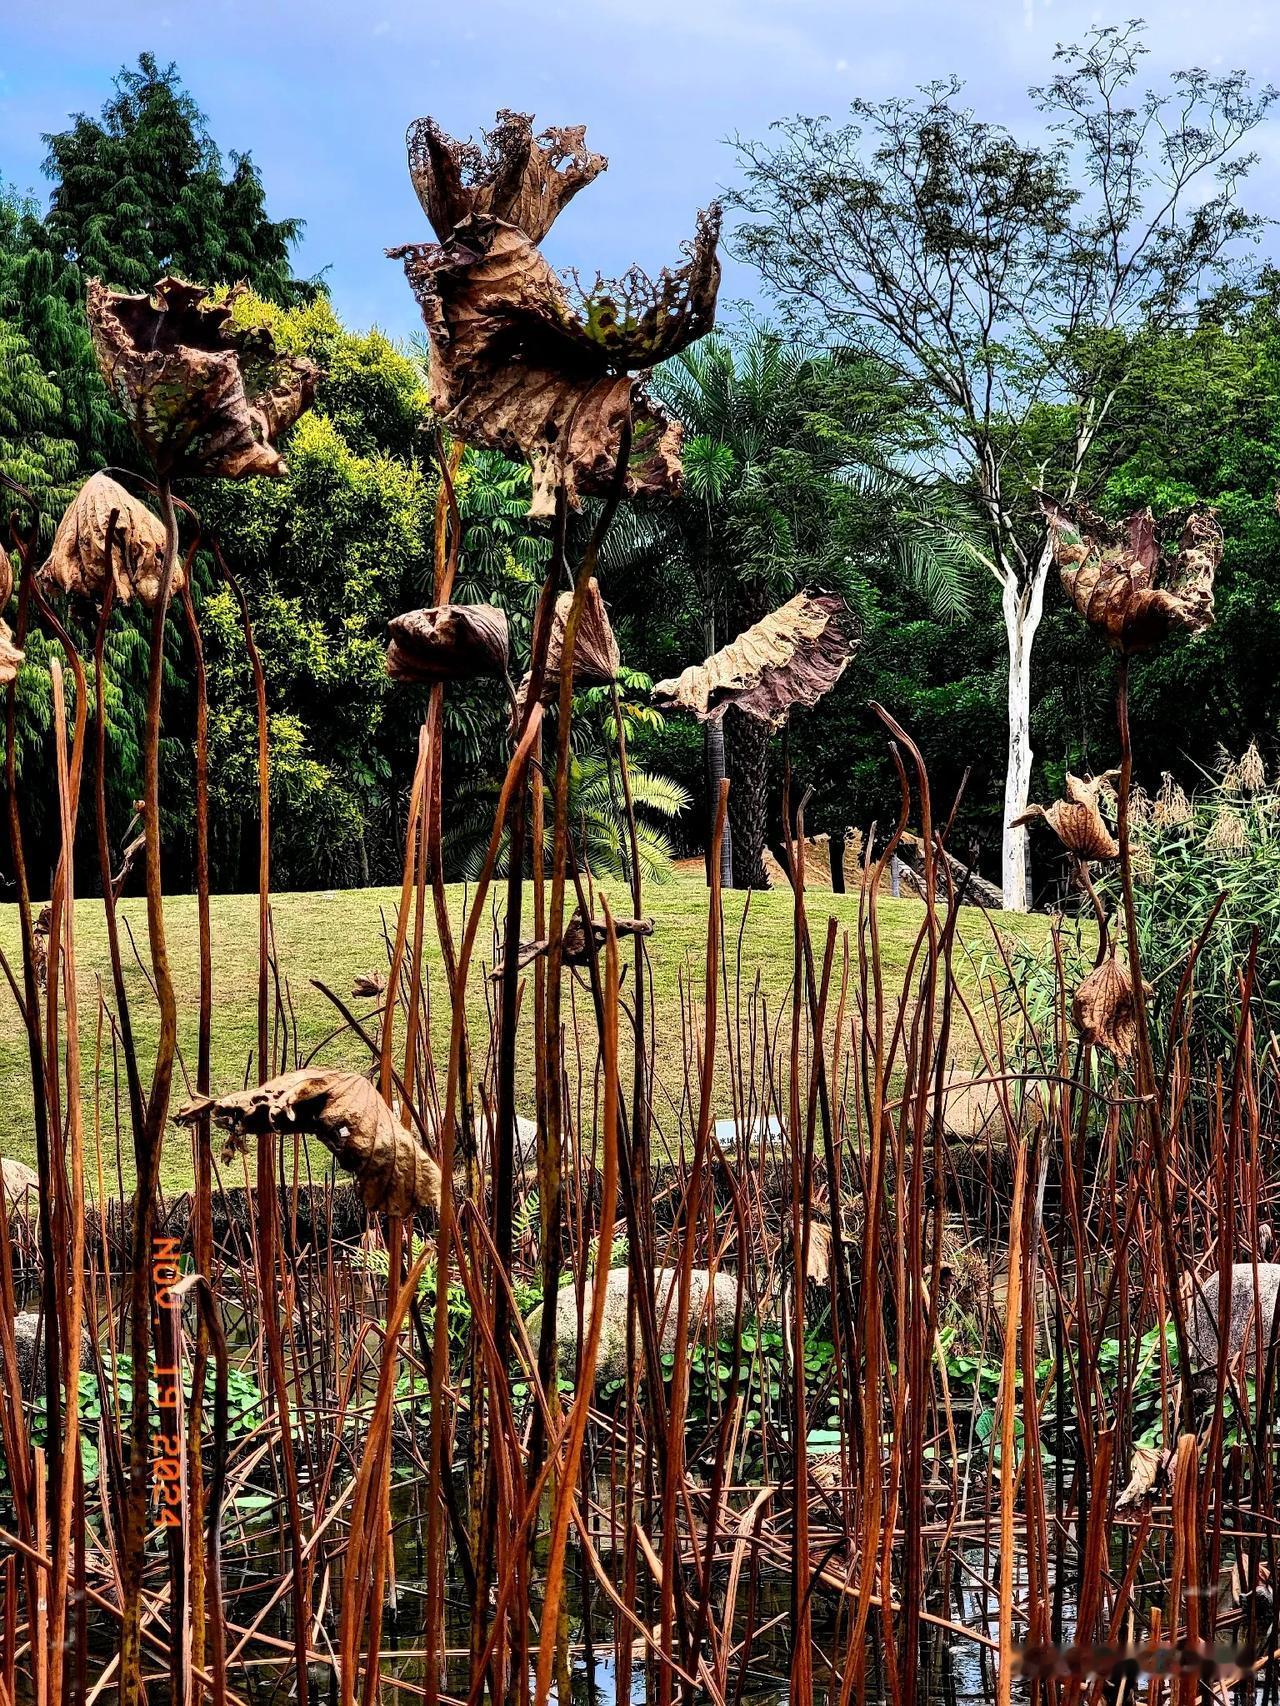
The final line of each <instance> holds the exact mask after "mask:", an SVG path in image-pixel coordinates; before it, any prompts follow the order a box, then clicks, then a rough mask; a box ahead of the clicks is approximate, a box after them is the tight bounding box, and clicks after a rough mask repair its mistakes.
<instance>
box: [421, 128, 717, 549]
mask: <svg viewBox="0 0 1280 1706" xmlns="http://www.w3.org/2000/svg"><path fill="white" fill-rule="evenodd" d="M488 143H489V146H488V151H487V152H483V153H482V152H481V151H480V150H479V149H477V148H476V147H475V146H474V145H473V144H471V143H459V142H456V141H454V140H452V139H451V138H448V137H446V136H444V134H443V133H442V132H441V131H440V130H439V129H438V127H436V126H435V125H434V124H432V123H431V121H430V120H420V121H419V122H418V123H417V124H416V125H414V126H412V127H411V129H410V133H409V147H410V171H411V174H412V176H413V181H414V185H415V187H416V188H417V190H418V194H419V196H420V198H421V200H422V203H423V206H424V207H425V208H426V210H427V215H428V217H429V218H430V219H431V221H432V224H433V226H434V227H435V230H436V234H437V236H438V237H439V239H440V241H439V243H434V244H407V245H404V246H402V247H400V248H396V249H389V250H388V251H387V253H388V255H390V256H391V257H392V258H393V259H398V260H402V261H403V263H404V268H405V273H406V276H407V277H408V280H409V283H410V285H411V286H412V288H413V291H414V294H415V295H416V296H417V298H418V302H419V305H420V307H421V309H422V316H423V320H424V321H425V323H426V327H427V333H428V336H429V338H430V342H431V364H430V394H431V401H432V404H433V406H434V408H435V409H436V412H437V413H438V414H439V415H440V416H441V417H442V418H443V419H444V421H445V422H446V424H447V425H448V427H449V429H450V431H451V432H453V433H454V434H455V435H456V436H457V437H459V438H461V439H464V440H466V442H467V443H469V444H476V445H485V446H487V447H488V448H490V449H493V450H498V451H500V452H501V453H502V454H503V455H504V456H509V457H511V458H513V459H516V460H521V461H525V462H527V463H528V464H529V466H530V469H531V472H532V500H531V503H530V513H531V514H533V515H538V516H549V515H552V514H553V513H554V510H555V500H556V492H557V490H558V489H563V490H564V493H565V496H566V498H567V500H568V502H569V503H571V504H572V505H574V506H575V507H577V505H578V504H579V503H580V501H581V499H582V498H583V497H584V496H592V495H595V496H601V495H604V494H605V493H607V492H608V491H609V490H610V488H611V487H612V485H613V483H614V479H615V476H616V474H617V468H618V461H619V457H620V455H621V452H622V441H623V433H624V430H625V428H626V427H627V425H628V423H630V426H631V450H630V455H629V459H628V464H627V469H626V471H625V476H624V480H623V491H624V493H625V494H626V495H627V496H635V495H636V494H637V493H640V492H674V491H677V490H678V489H679V485H680V480H681V476H682V467H681V461H680V442H681V428H680V426H679V424H678V423H677V422H675V421H671V420H669V419H668V418H667V417H666V415H664V414H663V413H662V411H661V410H660V409H658V408H657V406H656V405H655V404H653V403H652V402H651V401H650V400H649V399H648V398H647V397H646V396H645V394H644V388H643V382H642V376H643V373H644V372H645V371H647V370H648V369H649V368H651V367H653V366H655V365H656V364H657V363H658V362H660V361H664V360H665V359H666V358H667V357H668V356H672V355H675V354H676V353H677V352H678V351H679V350H682V349H684V348H686V346H687V345H689V344H691V343H693V342H695V341H696V340H697V339H698V338H700V337H702V336H703V334H704V333H705V332H708V331H710V329H711V326H712V324H713V322H714V319H715V300H716V291H717V289H718V287H719V282H720V263H719V261H718V259H717V256H716V244H717V241H718V239H719V233H720V210H719V208H718V207H716V206H712V207H711V208H708V209H707V210H706V211H705V212H704V213H702V214H700V215H699V217H698V228H697V234H696V236H695V237H694V239H693V241H692V243H690V244H688V245H687V246H686V260H685V263H684V265H682V266H680V267H676V268H668V269H664V270H663V272H662V273H661V274H660V275H659V277H658V278H657V279H656V280H650V279H648V278H646V277H645V275H644V274H643V273H641V272H639V271H637V270H635V269H632V271H631V272H629V273H627V274H626V276H625V277H624V278H623V279H621V280H620V281H618V282H617V283H612V284H611V283H606V282H605V281H603V280H601V279H599V278H597V280H596V282H595V284H594V285H593V286H592V287H591V289H590V290H588V291H586V292H585V293H582V295H581V300H580V302H578V303H575V302H574V300H573V298H572V296H571V294H570V291H569V289H568V288H567V287H566V285H565V283H564V281H563V280H562V279H561V278H560V277H559V276H558V275H557V274H556V273H555V272H554V271H553V269H552V268H551V266H550V265H549V263H548V262H547V261H546V259H545V258H544V256H543V255H542V254H541V252H540V251H539V249H538V247H537V245H538V242H539V240H540V239H541V238H542V237H543V236H545V235H546V232H547V231H548V230H549V229H550V226H551V223H552V221H553V220H554V219H555V217H556V215H557V213H558V212H559V211H560V209H561V208H562V207H563V206H564V204H565V202H567V201H568V200H569V198H570V197H571V196H572V195H574V194H576V192H577V191H578V190H579V189H581V188H582V186H583V185H584V184H586V183H589V182H590V181H591V180H592V178H594V177H596V176H597V175H598V173H599V172H600V171H602V170H603V169H604V165H605V161H604V160H603V158H602V157H601V156H600V155H597V154H591V153H589V152H588V151H587V149H586V148H585V145H584V143H583V133H582V130H581V128H580V127H579V128H574V129H569V130H560V131H547V132H544V133H543V136H542V137H541V138H539V139H538V140H537V142H536V144H535V142H534V139H533V136H532V129H531V125H530V121H529V120H528V119H526V118H523V117H520V116H518V115H514V114H509V113H507V114H500V115H499V125H498V128H497V130H496V131H495V132H494V133H492V135H491V136H490V137H489V139H488Z"/></svg>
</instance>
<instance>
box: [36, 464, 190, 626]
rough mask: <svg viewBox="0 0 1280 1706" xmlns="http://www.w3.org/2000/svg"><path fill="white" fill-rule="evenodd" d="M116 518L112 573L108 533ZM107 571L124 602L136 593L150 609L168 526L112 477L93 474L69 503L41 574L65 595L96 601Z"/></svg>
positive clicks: (176, 579)
mask: <svg viewBox="0 0 1280 1706" xmlns="http://www.w3.org/2000/svg"><path fill="white" fill-rule="evenodd" d="M113 515H114V516H115V531H114V534H113V535H112V550H111V563H110V568H109V569H108V564H107V534H108V531H109V530H110V527H111V517H112V516H113ZM108 572H110V574H111V576H112V579H113V580H114V582H115V596H116V597H117V598H118V599H119V600H120V601H121V603H123V604H127V603H128V602H129V600H130V599H131V598H132V597H133V595H134V594H135V593H136V594H137V595H138V597H139V598H140V599H141V600H142V602H143V603H144V604H145V605H147V607H148V608H150V606H151V605H153V604H154V603H155V601H156V598H157V597H158V595H159V592H160V582H161V580H162V578H163V574H164V524H163V522H162V521H161V520H160V518H159V516H157V515H155V514H153V512H152V511H151V510H149V509H148V508H147V506H146V504H144V503H143V502H142V500H141V499H140V498H135V497H134V496H133V494H132V493H131V492H128V491H126V490H125V488H124V487H123V486H122V485H120V484H119V482H118V481H116V480H113V479H112V478H111V476H110V475H109V474H93V475H91V476H90V478H89V479H87V480H86V481H85V483H84V485H83V486H81V488H80V490H79V491H78V492H77V493H76V495H75V497H74V498H72V500H71V502H70V503H69V504H68V505H67V508H66V510H65V511H64V513H63V517H62V520H61V521H60V522H59V523H58V531H57V532H56V533H55V534H54V536H53V548H52V550H51V551H50V553H49V558H48V561H47V562H46V563H45V565H44V567H43V568H42V569H41V571H40V573H41V576H42V578H43V579H45V580H47V581H50V582H52V584H53V585H55V586H58V587H61V589H62V591H63V592H65V593H74V594H76V595H78V596H79V597H81V598H98V597H100V596H101V594H102V592H103V590H104V588H105V586H106V583H107V574H108ZM182 585H183V574H182V564H181V563H180V562H175V563H174V565H173V574H172V576H171V577H170V591H171V592H181V590H182Z"/></svg>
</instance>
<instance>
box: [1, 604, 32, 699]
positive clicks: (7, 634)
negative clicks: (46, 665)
mask: <svg viewBox="0 0 1280 1706" xmlns="http://www.w3.org/2000/svg"><path fill="white" fill-rule="evenodd" d="M25 655H26V654H25V653H24V652H23V651H22V650H21V649H20V648H19V647H18V646H15V645H14V643H13V629H12V628H10V626H9V624H8V623H7V622H6V621H5V620H4V619H3V617H0V687H7V686H8V685H9V683H10V682H11V681H16V680H17V679H18V671H19V670H20V669H21V668H22V661H23V658H24V656H25Z"/></svg>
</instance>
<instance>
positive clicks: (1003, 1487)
mask: <svg viewBox="0 0 1280 1706" xmlns="http://www.w3.org/2000/svg"><path fill="white" fill-rule="evenodd" d="M1026 1179H1027V1151H1026V1146H1025V1144H1019V1145H1018V1151H1017V1159H1016V1162H1015V1165H1014V1174H1013V1202H1012V1206H1011V1210H1010V1216H1009V1290H1008V1301H1007V1305H1006V1310H1005V1329H1004V1356H1003V1359H1002V1362H1001V1367H1000V1600H999V1605H1000V1669H999V1673H998V1676H997V1682H996V1706H1009V1702H1010V1700H1011V1699H1012V1698H1013V1693H1012V1690H1013V1671H1014V1647H1013V1592H1014V1569H1015V1560H1014V1550H1013V1525H1014V1512H1013V1487H1014V1418H1015V1417H1016V1415H1017V1392H1016V1386H1017V1379H1018V1321H1019V1311H1018V1309H1017V1307H1016V1303H1017V1299H1018V1296H1019V1293H1020V1290H1021V1287H1022V1218H1023V1206H1024V1202H1025V1197H1026Z"/></svg>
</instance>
